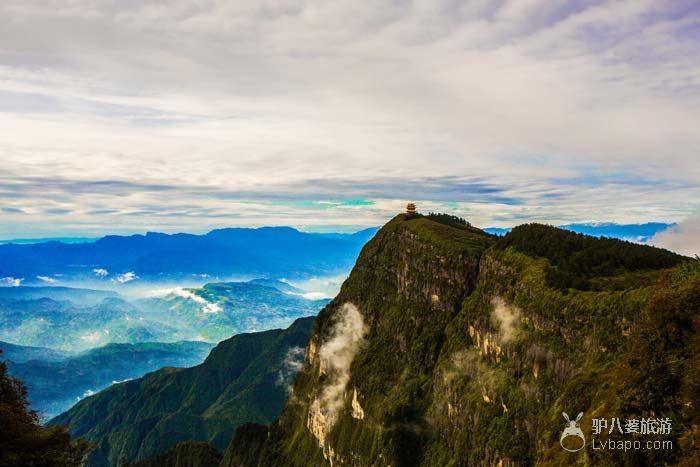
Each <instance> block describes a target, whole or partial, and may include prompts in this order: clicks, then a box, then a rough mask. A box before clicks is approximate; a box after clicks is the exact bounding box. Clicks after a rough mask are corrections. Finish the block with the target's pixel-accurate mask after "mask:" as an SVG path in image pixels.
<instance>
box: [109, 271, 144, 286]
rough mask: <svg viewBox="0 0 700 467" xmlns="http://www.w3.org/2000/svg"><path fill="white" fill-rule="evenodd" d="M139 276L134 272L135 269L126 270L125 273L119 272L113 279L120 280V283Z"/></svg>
mask: <svg viewBox="0 0 700 467" xmlns="http://www.w3.org/2000/svg"><path fill="white" fill-rule="evenodd" d="M138 278H139V276H137V275H136V273H134V271H129V272H125V273H124V274H119V275H118V276H117V277H115V278H114V279H112V280H113V281H116V282H119V283H120V284H126V283H127V282H131V281H133V280H134V279H138Z"/></svg>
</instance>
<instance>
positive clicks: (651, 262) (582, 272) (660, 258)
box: [497, 224, 684, 290]
mask: <svg viewBox="0 0 700 467" xmlns="http://www.w3.org/2000/svg"><path fill="white" fill-rule="evenodd" d="M509 247H512V248H514V249H516V250H517V251H520V252H522V253H525V254H527V255H530V256H534V257H541V258H547V259H548V260H549V262H550V267H549V269H548V270H547V280H548V283H549V284H551V285H552V286H553V287H557V288H561V289H566V288H575V289H581V290H590V289H591V288H592V284H593V282H592V281H591V279H592V278H600V277H609V276H620V275H623V276H624V275H626V274H627V275H629V274H630V273H634V272H639V271H644V272H649V271H656V270H659V269H664V268H671V267H674V266H677V265H678V264H679V263H681V262H682V261H683V259H684V258H683V257H682V256H680V255H677V254H675V253H672V252H670V251H667V250H662V249H659V248H654V247H651V246H644V245H638V244H635V243H631V242H626V241H623V240H617V239H613V238H595V237H589V236H587V235H583V234H577V233H574V232H570V231H567V230H562V229H558V228H556V227H553V226H549V225H542V224H525V225H520V226H518V227H515V228H514V229H513V230H511V231H510V232H509V233H508V234H507V235H506V236H504V237H503V238H501V239H499V241H498V243H497V248H500V249H505V248H509ZM636 277H637V278H639V276H638V275H637V276H636ZM648 277H650V278H651V279H654V278H655V277H656V275H655V274H653V272H652V274H651V275H649V276H648ZM620 279H622V280H620ZM624 279H625V277H618V278H616V279H614V280H616V282H617V283H618V284H617V287H620V288H625V287H626V285H627V283H628V281H629V279H631V277H630V276H628V277H627V279H628V280H624ZM647 283H649V281H647ZM598 288H600V285H598Z"/></svg>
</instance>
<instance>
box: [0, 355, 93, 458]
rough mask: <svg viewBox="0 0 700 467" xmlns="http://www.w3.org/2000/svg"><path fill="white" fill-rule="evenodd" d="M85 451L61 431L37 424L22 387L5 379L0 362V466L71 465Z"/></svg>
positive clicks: (35, 416)
mask: <svg viewBox="0 0 700 467" xmlns="http://www.w3.org/2000/svg"><path fill="white" fill-rule="evenodd" d="M85 449H86V444H85V443H83V442H80V443H73V442H72V441H71V437H70V434H68V431H67V430H66V429H65V428H62V427H57V426H54V427H49V428H43V427H42V426H41V425H39V417H38V416H37V414H36V412H34V411H33V410H31V408H30V407H29V403H28V402H27V390H26V389H25V387H24V385H23V384H22V383H21V382H20V381H19V380H18V379H15V378H12V377H10V376H8V374H7V367H6V365H5V362H0V466H2V467H16V466H26V467H45V466H56V467H63V466H66V467H67V466H73V465H77V464H78V462H80V460H81V459H82V457H83V453H84V452H85Z"/></svg>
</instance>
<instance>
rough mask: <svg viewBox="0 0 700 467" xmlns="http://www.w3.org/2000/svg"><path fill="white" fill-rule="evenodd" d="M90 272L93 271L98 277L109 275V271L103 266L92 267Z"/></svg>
mask: <svg viewBox="0 0 700 467" xmlns="http://www.w3.org/2000/svg"><path fill="white" fill-rule="evenodd" d="M92 272H94V273H95V275H96V276H97V277H99V278H103V277H107V275H109V271H107V270H106V269H103V268H97V269H93V270H92Z"/></svg>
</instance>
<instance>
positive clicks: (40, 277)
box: [36, 276, 58, 284]
mask: <svg viewBox="0 0 700 467" xmlns="http://www.w3.org/2000/svg"><path fill="white" fill-rule="evenodd" d="M36 278H37V279H39V280H40V281H42V282H47V283H49V284H55V283H56V282H58V281H57V280H56V279H54V278H52V277H48V276H36Z"/></svg>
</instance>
